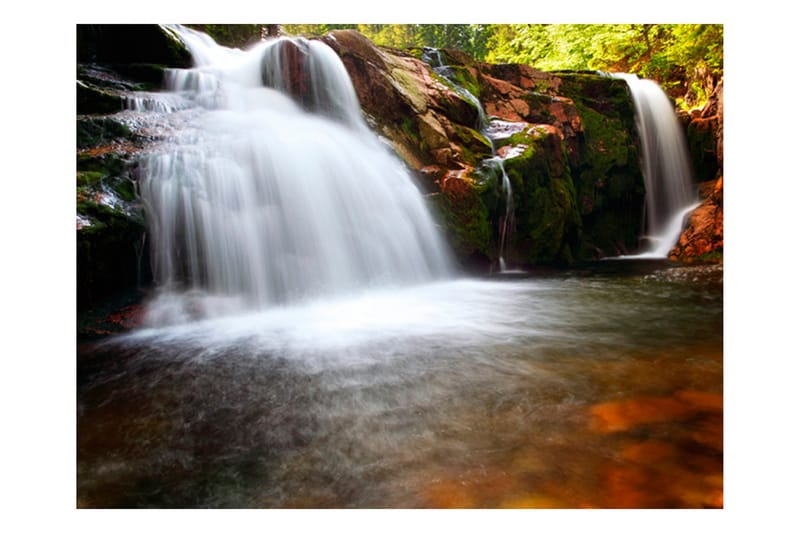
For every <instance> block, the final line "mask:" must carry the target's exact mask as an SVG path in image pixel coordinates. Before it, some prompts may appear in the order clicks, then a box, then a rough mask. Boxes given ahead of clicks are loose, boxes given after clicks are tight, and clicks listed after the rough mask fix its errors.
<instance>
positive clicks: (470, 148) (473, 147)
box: [451, 124, 492, 167]
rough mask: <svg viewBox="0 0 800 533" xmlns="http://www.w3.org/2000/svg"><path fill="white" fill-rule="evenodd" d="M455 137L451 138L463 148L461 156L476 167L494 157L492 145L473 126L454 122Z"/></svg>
mask: <svg viewBox="0 0 800 533" xmlns="http://www.w3.org/2000/svg"><path fill="white" fill-rule="evenodd" d="M452 126H453V130H454V132H455V139H451V140H453V141H455V142H456V143H457V145H458V146H459V147H460V148H461V158H462V160H463V162H464V163H465V164H467V165H469V166H472V167H476V166H478V165H480V163H481V162H482V161H484V160H486V159H488V158H490V157H492V145H491V144H490V143H489V141H488V140H487V139H486V137H484V136H483V134H481V133H480V132H478V131H476V130H475V129H473V128H468V127H466V126H461V125H460V124H453V125H452Z"/></svg>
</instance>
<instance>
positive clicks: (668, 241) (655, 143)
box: [613, 74, 699, 257]
mask: <svg viewBox="0 0 800 533" xmlns="http://www.w3.org/2000/svg"><path fill="white" fill-rule="evenodd" d="M613 76H615V77H618V78H621V79H623V80H625V81H626V82H627V84H628V87H629V89H630V92H631V95H632V97H633V103H634V107H635V111H636V128H637V130H638V132H639V145H640V150H641V164H642V171H643V173H644V179H645V199H646V204H645V228H644V235H643V239H644V240H645V241H646V243H647V244H646V247H645V249H644V251H643V253H641V254H639V255H637V256H636V257H667V254H669V251H670V250H671V249H672V247H673V246H674V245H675V243H677V242H678V239H679V238H680V234H681V232H682V231H683V225H684V219H685V218H686V216H687V215H688V214H689V213H690V212H691V211H692V210H693V209H694V208H695V207H697V205H699V203H698V201H697V198H696V196H695V193H694V191H693V187H692V179H691V166H690V163H689V152H688V148H687V146H686V139H685V137H684V133H683V130H682V129H681V126H680V123H679V121H678V118H677V116H676V115H675V108H674V107H673V105H672V103H671V102H670V100H669V98H668V97H667V95H666V94H665V93H664V91H663V90H662V89H661V87H660V86H659V85H658V84H657V83H656V82H654V81H652V80H646V79H641V78H639V77H637V76H636V75H635V74H614V75H613Z"/></svg>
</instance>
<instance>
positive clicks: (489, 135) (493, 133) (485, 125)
mask: <svg viewBox="0 0 800 533" xmlns="http://www.w3.org/2000/svg"><path fill="white" fill-rule="evenodd" d="M423 57H424V58H425V60H426V61H427V62H428V63H430V65H431V67H432V68H433V70H434V72H436V73H437V74H439V75H441V76H442V77H444V78H445V79H446V80H447V81H449V82H450V85H451V86H452V88H453V89H454V90H455V91H456V92H457V93H458V94H460V95H461V96H462V97H463V98H464V99H465V100H468V101H469V102H470V103H472V105H473V106H475V108H476V109H477V110H478V124H477V126H478V130H479V132H480V133H481V135H483V137H484V138H485V139H486V140H487V141H489V145H490V146H491V148H492V157H491V159H489V160H487V161H486V162H485V163H486V164H487V165H489V166H490V167H491V168H492V169H494V170H495V171H497V172H498V173H499V174H500V186H501V191H502V192H503V193H504V194H505V205H506V210H505V215H504V216H503V217H502V218H501V220H500V223H499V226H500V242H499V249H498V256H499V257H498V266H499V268H500V272H509V270H508V268H507V267H506V260H505V250H506V242H507V239H508V237H509V236H510V232H511V229H512V228H513V227H514V192H513V190H512V189H511V180H510V179H509V178H508V174H506V169H505V165H504V163H503V158H502V157H499V156H497V153H496V150H495V142H494V141H495V140H497V139H500V138H502V136H503V135H504V133H505V131H506V130H507V128H505V126H506V125H508V124H509V123H508V122H504V121H495V120H491V121H490V120H489V118H488V117H487V116H486V112H485V111H484V110H483V105H482V104H481V102H480V100H478V98H476V97H475V95H473V94H472V93H471V92H469V91H468V90H467V89H465V88H464V87H462V86H460V85H459V84H458V83H457V82H456V81H455V76H453V74H452V69H451V67H450V66H448V65H445V64H444V63H443V62H442V54H441V53H440V52H439V50H437V49H436V48H425V50H424V53H423ZM495 122H500V123H501V124H502V126H499V127H495ZM520 129H521V128H520ZM509 157H513V155H506V159H507V158H509ZM514 272H517V271H514Z"/></svg>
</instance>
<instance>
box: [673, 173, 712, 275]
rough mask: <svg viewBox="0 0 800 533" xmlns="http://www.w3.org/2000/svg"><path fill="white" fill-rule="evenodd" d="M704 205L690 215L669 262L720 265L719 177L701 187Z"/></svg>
mask: <svg viewBox="0 0 800 533" xmlns="http://www.w3.org/2000/svg"><path fill="white" fill-rule="evenodd" d="M701 194H703V195H704V196H705V199H704V200H703V203H702V204H700V206H699V207H698V208H697V209H695V210H694V211H693V212H692V213H691V215H689V222H688V224H687V227H686V229H685V230H684V231H683V233H681V236H680V238H679V239H678V243H677V244H676V245H675V247H674V248H673V249H672V250H671V251H670V253H669V258H670V259H672V260H674V261H681V262H684V263H718V262H721V261H722V255H723V249H724V243H725V241H724V238H723V218H724V217H723V186H722V176H720V177H719V178H718V179H717V180H716V181H714V182H712V183H707V184H705V186H703V187H701Z"/></svg>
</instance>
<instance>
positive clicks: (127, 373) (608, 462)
mask: <svg viewBox="0 0 800 533" xmlns="http://www.w3.org/2000/svg"><path fill="white" fill-rule="evenodd" d="M722 314H723V313H722V269H721V267H681V268H678V267H671V266H669V265H668V264H667V263H666V262H663V261H629V262H616V261H615V262H604V263H602V264H595V265H590V266H587V267H586V268H581V269H575V270H571V271H565V272H555V273H547V274H542V273H538V274H530V275H509V276H503V277H497V278H493V279H481V280H477V279H461V280H454V281H446V282H438V283H432V284H426V285H419V286H411V287H402V288H395V289H391V288H387V289H384V290H379V291H378V290H373V291H369V292H364V293H361V294H358V293H354V294H352V295H349V296H347V297H341V298H337V299H328V300H324V301H308V302H305V303H299V304H296V305H292V306H285V307H275V308H272V309H269V310H266V311H263V312H260V313H256V314H250V315H235V316H228V317H224V318H216V319H213V320H204V321H197V322H189V323H186V324H183V325H177V326H169V327H163V328H149V329H142V330H139V331H136V332H134V333H132V334H129V335H125V336H123V337H117V338H114V339H111V340H108V341H104V342H101V343H94V344H87V345H81V346H79V350H78V369H77V370H78V384H77V385H78V386H77V407H78V435H77V437H78V463H77V467H78V469H77V474H78V476H77V489H78V491H77V492H78V505H79V506H80V507H160V508H163V507H181V508H185V507H215V508H220V507H235V508H279V507H291V508H309V507H311V508H329V507H334V508H352V507H357V508H418V507H424V508H429V507H435V508H439V507H469V508H476V507H477V508H487V507H488V508H501V507H560V508H581V507H602V508H609V507H650V508H652V507H670V508H675V507H720V506H721V505H722V388H723V380H722V376H723V374H722V366H723V365H722V362H723V357H722Z"/></svg>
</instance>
